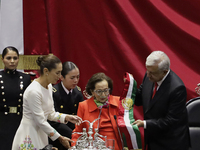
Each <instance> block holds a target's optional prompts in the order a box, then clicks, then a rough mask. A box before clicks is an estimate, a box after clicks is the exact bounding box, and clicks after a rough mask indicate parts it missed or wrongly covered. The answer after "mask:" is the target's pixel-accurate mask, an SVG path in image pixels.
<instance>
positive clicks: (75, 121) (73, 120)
mask: <svg viewBox="0 0 200 150" xmlns="http://www.w3.org/2000/svg"><path fill="white" fill-rule="evenodd" d="M65 121H70V122H71V123H73V124H76V125H80V124H81V122H82V119H81V118H80V117H79V116H76V115H67V116H66V117H65Z"/></svg>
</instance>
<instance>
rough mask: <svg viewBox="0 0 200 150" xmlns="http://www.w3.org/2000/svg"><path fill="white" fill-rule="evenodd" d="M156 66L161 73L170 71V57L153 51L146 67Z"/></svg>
mask: <svg viewBox="0 0 200 150" xmlns="http://www.w3.org/2000/svg"><path fill="white" fill-rule="evenodd" d="M154 65H158V69H159V70H160V71H164V70H169V69H170V60H169V57H168V56H167V55H166V54H165V53H164V52H162V51H153V52H152V53H151V54H150V55H149V56H148V57H147V59H146V66H154Z"/></svg>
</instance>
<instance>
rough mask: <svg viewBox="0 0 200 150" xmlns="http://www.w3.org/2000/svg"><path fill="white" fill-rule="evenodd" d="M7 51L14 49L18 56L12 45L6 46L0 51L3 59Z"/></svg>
mask: <svg viewBox="0 0 200 150" xmlns="http://www.w3.org/2000/svg"><path fill="white" fill-rule="evenodd" d="M8 51H14V52H16V53H17V56H18V57H19V52H18V50H17V49H16V48H15V47H13V46H7V47H6V48H4V49H3V52H2V58H3V59H4V57H5V55H6V54H7V53H8Z"/></svg>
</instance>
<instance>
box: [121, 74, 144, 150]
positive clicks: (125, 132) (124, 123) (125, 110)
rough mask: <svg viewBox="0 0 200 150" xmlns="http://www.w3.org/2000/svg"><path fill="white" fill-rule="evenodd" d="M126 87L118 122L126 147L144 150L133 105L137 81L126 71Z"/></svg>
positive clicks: (123, 92) (122, 95)
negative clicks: (135, 122)
mask: <svg viewBox="0 0 200 150" xmlns="http://www.w3.org/2000/svg"><path fill="white" fill-rule="evenodd" d="M124 80H125V81H124V89H123V91H122V94H121V96H120V105H119V114H118V117H117V122H118V126H119V129H120V131H121V133H122V137H123V142H124V147H128V149H134V150H142V142H141V135H140V131H139V129H138V126H137V125H132V123H133V122H134V121H135V119H134V117H133V105H134V102H135V96H136V90H137V82H136V81H135V80H134V78H133V77H132V75H130V74H129V73H127V72H126V73H125V75H124Z"/></svg>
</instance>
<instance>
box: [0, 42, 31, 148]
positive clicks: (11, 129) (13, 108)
mask: <svg viewBox="0 0 200 150" xmlns="http://www.w3.org/2000/svg"><path fill="white" fill-rule="evenodd" d="M2 61H3V63H4V66H5V68H4V70H2V71H0V119H1V120H0V150H11V146H12V141H13V138H14V135H15V132H16V131H17V128H18V126H19V124H20V121H21V118H22V103H23V93H24V90H25V89H26V87H27V86H28V85H29V84H30V83H31V78H30V75H28V74H25V73H22V72H19V71H17V70H16V68H17V65H18V62H19V52H18V50H17V49H16V48H15V47H11V46H9V47H6V48H5V49H4V50H3V53H2Z"/></svg>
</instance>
